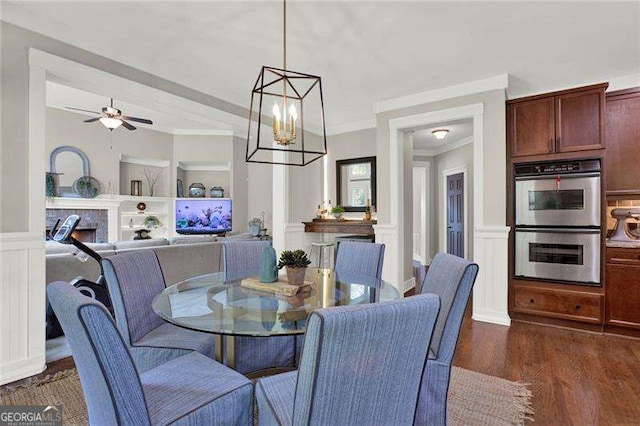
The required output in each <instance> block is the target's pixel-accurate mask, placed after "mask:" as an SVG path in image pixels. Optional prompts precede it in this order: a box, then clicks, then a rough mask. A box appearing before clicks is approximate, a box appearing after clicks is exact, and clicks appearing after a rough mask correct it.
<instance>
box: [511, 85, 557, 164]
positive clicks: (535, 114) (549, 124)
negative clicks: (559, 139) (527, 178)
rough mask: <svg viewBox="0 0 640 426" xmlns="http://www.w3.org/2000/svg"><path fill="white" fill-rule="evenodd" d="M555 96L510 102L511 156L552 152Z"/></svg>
mask: <svg viewBox="0 0 640 426" xmlns="http://www.w3.org/2000/svg"><path fill="white" fill-rule="evenodd" d="M553 117H554V105H553V97H548V98H542V99H535V100H531V101H524V102H517V103H513V104H509V106H508V109H507V127H508V129H507V132H508V137H509V139H510V140H511V156H512V157H520V156H524V155H539V154H550V153H552V152H553V150H554V147H553V143H554V140H555V130H554V121H553Z"/></svg>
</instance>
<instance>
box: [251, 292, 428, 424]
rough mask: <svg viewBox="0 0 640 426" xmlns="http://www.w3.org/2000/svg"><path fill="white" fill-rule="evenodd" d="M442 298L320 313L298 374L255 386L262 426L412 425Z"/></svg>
mask: <svg viewBox="0 0 640 426" xmlns="http://www.w3.org/2000/svg"><path fill="white" fill-rule="evenodd" d="M439 306H440V300H439V298H438V296H436V295H433V294H429V295H419V296H414V297H409V298H407V299H401V300H394V301H391V302H384V303H372V304H367V305H351V306H340V307H334V308H325V309H318V310H316V311H313V312H312V313H311V314H310V315H309V319H308V325H307V336H306V339H305V342H304V349H303V351H302V359H301V361H300V368H299V369H298V371H292V372H289V373H284V374H278V375H275V376H270V377H266V378H263V379H260V380H258V382H257V383H256V390H255V395H256V401H257V404H258V423H259V424H261V425H263V424H264V425H275V424H277V425H292V424H294V425H308V424H319V425H322V424H335V425H360V424H362V425H367V424H372V425H373V424H379V425H410V424H412V423H413V421H414V416H415V414H416V404H417V402H418V392H419V389H420V378H421V372H422V371H423V370H424V366H425V360H426V358H427V352H428V348H429V342H430V340H431V334H432V332H433V328H434V324H435V321H436V318H437V316H438V309H439Z"/></svg>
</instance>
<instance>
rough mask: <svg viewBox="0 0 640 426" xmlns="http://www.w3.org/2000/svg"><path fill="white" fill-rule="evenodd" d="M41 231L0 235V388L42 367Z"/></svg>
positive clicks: (41, 369) (43, 352) (43, 269)
mask: <svg viewBox="0 0 640 426" xmlns="http://www.w3.org/2000/svg"><path fill="white" fill-rule="evenodd" d="M44 252H45V248H44V232H11V233H1V234H0V331H1V333H2V334H1V336H2V338H1V339H0V385H2V384H5V383H9V382H13V381H15V380H19V379H22V378H24V377H27V376H31V375H33V374H37V373H40V372H42V371H43V370H44V368H45V367H46V365H45V315H44V314H45V303H46V299H45V256H44Z"/></svg>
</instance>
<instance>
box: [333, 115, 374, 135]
mask: <svg viewBox="0 0 640 426" xmlns="http://www.w3.org/2000/svg"><path fill="white" fill-rule="evenodd" d="M376 126H377V122H376V119H375V117H373V118H368V119H365V120H359V121H352V122H350V123H344V124H339V125H337V126H332V127H330V128H328V129H327V136H333V135H341V134H343V133H350V132H358V131H360V130H367V129H373V128H375V127H376Z"/></svg>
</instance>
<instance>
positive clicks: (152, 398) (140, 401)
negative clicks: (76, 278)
mask: <svg viewBox="0 0 640 426" xmlns="http://www.w3.org/2000/svg"><path fill="white" fill-rule="evenodd" d="M47 294H48V297H49V301H50V302H51V305H52V306H53V309H54V311H55V313H56V315H57V317H58V319H59V320H60V323H61V324H62V328H63V329H64V332H65V334H66V336H67V339H68V341H69V345H70V346H71V351H72V353H73V359H74V362H75V364H76V368H77V369H78V374H79V376H80V383H81V384H82V390H83V392H84V395H85V401H86V403H87V410H88V414H89V423H90V424H92V425H116V424H118V425H166V424H176V423H180V424H193V425H195V424H211V425H213V424H239V425H250V424H252V421H253V386H252V385H251V382H250V381H249V380H247V379H246V378H245V377H243V376H242V375H240V374H238V373H236V372H235V371H233V370H231V369H229V368H227V367H225V366H223V365H222V364H219V363H217V362H215V361H214V360H212V359H210V358H207V357H205V356H203V355H201V354H199V353H197V352H189V353H188V354H187V355H184V356H181V357H178V358H174V359H173V360H171V361H169V362H167V363H165V364H162V365H160V366H158V367H156V368H153V369H151V370H148V371H146V372H144V373H142V374H139V372H138V369H137V368H136V366H135V364H134V363H133V360H132V358H131V355H130V353H129V351H128V349H127V345H126V344H125V343H124V340H123V336H122V335H121V334H120V333H119V332H118V331H117V330H116V327H115V324H114V323H113V319H112V318H111V316H110V315H109V313H108V312H107V310H106V309H105V307H104V306H103V305H102V304H101V303H100V302H96V301H95V300H93V299H91V298H89V297H86V296H84V295H82V294H81V293H80V292H79V291H78V290H77V289H76V288H75V287H73V286H72V285H69V284H68V283H65V282H61V281H58V282H55V283H51V284H49V285H48V286H47Z"/></svg>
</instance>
